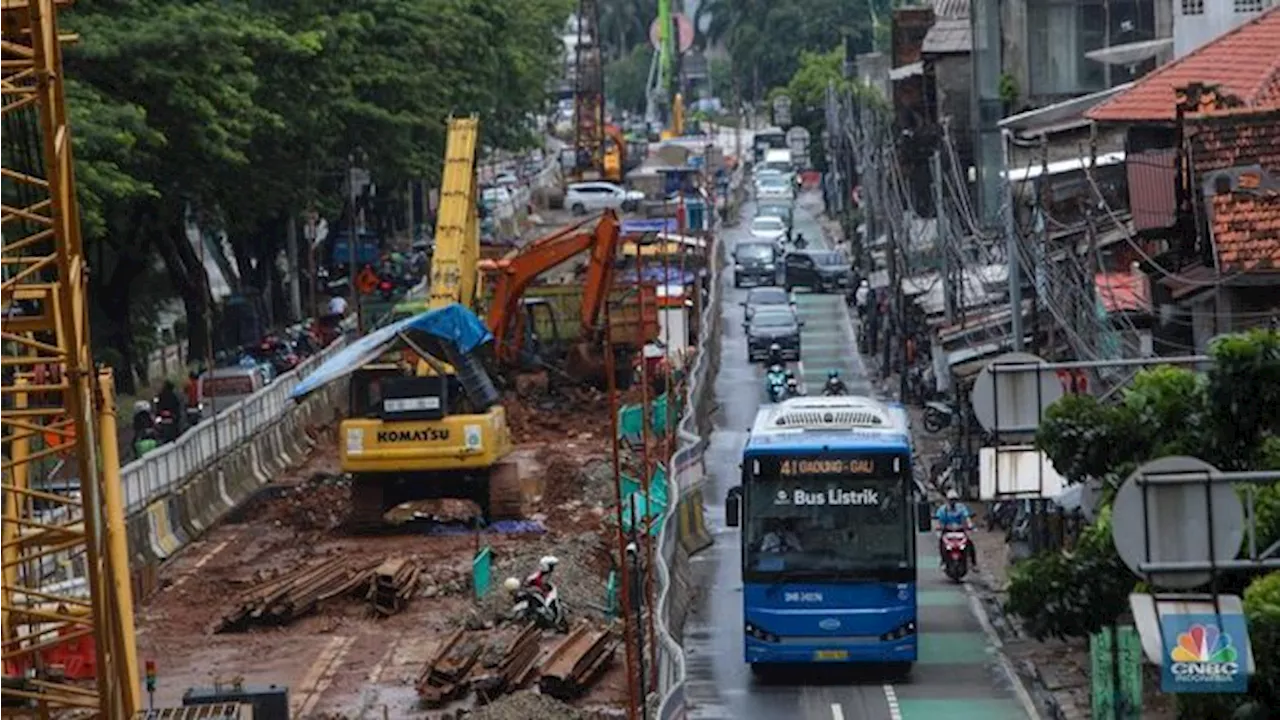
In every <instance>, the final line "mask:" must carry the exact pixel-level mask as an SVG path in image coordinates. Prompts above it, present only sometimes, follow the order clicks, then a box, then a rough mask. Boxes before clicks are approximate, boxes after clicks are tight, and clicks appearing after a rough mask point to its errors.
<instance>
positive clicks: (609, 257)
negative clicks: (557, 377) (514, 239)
mask: <svg viewBox="0 0 1280 720" xmlns="http://www.w3.org/2000/svg"><path fill="white" fill-rule="evenodd" d="M620 245H621V223H620V221H619V220H618V216H617V215H616V214H615V213H614V212H613V211H612V210H607V211H605V212H604V213H603V214H602V215H600V216H599V217H598V218H594V219H591V220H587V221H584V222H581V223H578V224H576V225H572V226H569V227H567V228H565V229H563V230H560V231H558V232H556V233H554V234H552V235H548V236H547V237H544V238H540V239H538V240H536V241H534V242H532V243H530V244H529V245H526V246H525V247H523V248H521V249H520V250H519V251H518V252H516V253H513V254H511V255H508V256H507V257H504V258H502V259H501V260H486V261H482V262H481V269H482V270H483V271H485V274H486V276H487V280H488V284H490V285H491V286H492V288H493V294H492V300H491V301H490V304H489V312H488V317H487V323H488V325H489V329H490V330H491V331H492V332H493V335H494V343H493V347H494V351H495V353H496V355H497V359H498V360H499V362H501V363H502V364H503V365H504V366H506V367H509V368H522V367H525V368H527V367H529V366H530V364H531V362H530V361H531V359H532V360H533V362H532V364H535V365H536V364H546V363H547V361H548V360H550V359H551V358H552V357H553V356H558V355H563V356H564V359H565V370H566V372H568V374H569V375H570V376H572V377H573V378H575V379H579V380H587V381H594V382H599V381H600V380H602V379H603V378H604V374H603V367H604V363H603V360H604V358H603V356H602V355H601V348H600V345H601V343H602V342H603V340H604V334H605V332H606V328H604V327H603V326H602V324H601V316H602V314H603V311H604V308H605V303H607V302H609V301H610V299H611V298H612V299H613V300H614V301H615V303H616V304H619V305H622V304H623V303H620V302H618V301H624V302H625V305H623V306H622V307H620V308H619V310H618V311H616V312H614V313H611V317H610V325H611V327H610V328H607V330H608V335H609V344H610V347H611V348H612V349H613V352H615V353H617V354H619V355H624V354H628V353H634V352H635V351H636V350H639V349H640V348H641V347H643V346H644V344H645V343H646V342H650V341H652V340H653V339H654V338H656V337H657V336H658V311H657V300H656V294H657V292H656V288H654V287H653V286H652V285H650V286H641V287H640V288H638V292H639V293H641V294H642V296H643V297H644V300H645V302H641V301H639V299H638V298H624V297H621V296H623V295H625V294H634V293H636V292H637V289H636V288H618V287H616V286H615V284H614V266H615V263H616V261H617V255H618V249H619V247H620ZM587 251H590V256H589V259H588V262H587V267H586V273H585V278H584V280H583V282H582V284H581V285H578V284H576V283H575V284H559V285H544V286H539V287H537V288H534V287H532V286H533V284H534V282H535V281H536V280H537V279H538V278H539V277H540V276H542V275H543V274H545V273H546V272H548V271H549V270H551V269H552V268H555V267H556V266H559V265H562V264H564V263H566V262H568V261H570V260H572V259H573V258H574V256H576V255H578V254H580V253H583V252H587ZM574 304H577V305H578V308H577V313H576V314H577V315H578V318H579V331H578V335H577V337H576V338H575V339H574V340H575V342H572V343H569V342H564V341H563V338H562V337H561V332H560V330H561V324H560V318H561V317H566V316H569V315H572V314H574V312H573V311H574V308H573V307H572V306H573V305H574ZM641 308H643V312H641ZM565 329H567V328H565ZM563 345H567V347H560V346H563ZM619 359H620V360H621V359H622V358H619ZM619 367H629V363H627V362H625V361H624V362H620V363H619ZM624 384H625V383H624Z"/></svg>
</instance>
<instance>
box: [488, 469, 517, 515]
mask: <svg viewBox="0 0 1280 720" xmlns="http://www.w3.org/2000/svg"><path fill="white" fill-rule="evenodd" d="M488 495H489V497H488V502H487V503H486V504H487V508H486V514H487V515H488V518H487V519H488V520H489V521H490V522H493V521H494V520H519V519H520V518H522V517H524V497H523V493H522V492H521V487H520V471H519V468H518V467H517V465H516V463H514V462H500V463H498V464H496V465H494V466H493V467H491V468H489V482H488Z"/></svg>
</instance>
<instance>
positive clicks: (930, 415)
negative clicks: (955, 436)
mask: <svg viewBox="0 0 1280 720" xmlns="http://www.w3.org/2000/svg"><path fill="white" fill-rule="evenodd" d="M955 415H956V411H955V409H954V408H952V407H951V406H950V405H948V404H947V403H944V402H941V401H938V400H930V401H929V402H927V403H925V404H924V429H925V430H928V431H929V432H931V433H939V432H942V431H943V430H946V429H947V428H949V427H951V423H952V421H953V420H954V419H955Z"/></svg>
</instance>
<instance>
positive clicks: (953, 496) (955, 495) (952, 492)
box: [947, 490, 960, 502]
mask: <svg viewBox="0 0 1280 720" xmlns="http://www.w3.org/2000/svg"><path fill="white" fill-rule="evenodd" d="M959 499H960V493H958V492H956V491H955V490H948V491H947V502H951V501H952V500H959Z"/></svg>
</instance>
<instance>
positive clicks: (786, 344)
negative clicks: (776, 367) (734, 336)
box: [742, 308, 804, 362]
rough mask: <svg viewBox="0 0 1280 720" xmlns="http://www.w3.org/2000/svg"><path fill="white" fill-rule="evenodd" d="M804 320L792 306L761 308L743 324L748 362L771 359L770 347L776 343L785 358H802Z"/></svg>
mask: <svg viewBox="0 0 1280 720" xmlns="http://www.w3.org/2000/svg"><path fill="white" fill-rule="evenodd" d="M802 327H804V321H803V320H801V319H799V318H797V317H796V314H795V312H794V311H793V310H791V309H790V308H788V309H786V310H761V311H759V312H757V313H755V314H754V315H752V316H751V319H750V320H748V321H747V322H744V323H743V324H742V328H743V329H744V330H745V331H746V333H747V362H756V361H758V360H768V359H769V347H770V346H772V345H774V344H775V343H776V344H777V345H778V347H779V348H780V349H781V350H782V359H783V360H799V359H800V328H802Z"/></svg>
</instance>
